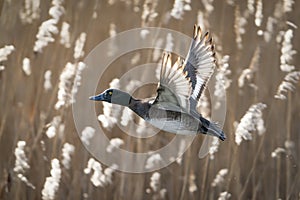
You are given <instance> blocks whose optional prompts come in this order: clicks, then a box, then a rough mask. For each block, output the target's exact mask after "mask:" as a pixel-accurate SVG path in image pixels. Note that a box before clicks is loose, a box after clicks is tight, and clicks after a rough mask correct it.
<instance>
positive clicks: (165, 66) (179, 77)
mask: <svg viewBox="0 0 300 200" xmlns="http://www.w3.org/2000/svg"><path fill="white" fill-rule="evenodd" d="M186 76H187V72H185V73H184V72H183V66H182V60H181V59H180V58H178V60H177V61H176V62H175V64H174V65H173V66H172V61H171V54H170V53H164V54H163V58H162V66H161V71H160V82H159V84H158V88H157V96H156V99H155V101H154V103H153V104H158V103H159V104H160V105H162V106H163V105H167V106H178V107H180V108H181V109H183V110H185V111H187V112H188V111H189V108H190V104H189V98H190V96H191V92H192V86H191V82H190V80H189V78H186Z"/></svg>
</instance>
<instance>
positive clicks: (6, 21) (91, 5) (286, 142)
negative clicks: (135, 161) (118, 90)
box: [0, 0, 300, 200]
mask: <svg viewBox="0 0 300 200" xmlns="http://www.w3.org/2000/svg"><path fill="white" fill-rule="evenodd" d="M0 8H1V9H0V14H1V18H0V93H1V95H0V102H1V103H0V199H220V200H222V199H299V198H300V190H299V188H300V170H299V164H300V162H299V159H300V157H299V152H300V134H299V133H300V132H299V130H300V123H299V119H300V112H299V111H300V101H299V98H300V92H299V88H300V87H299V86H300V85H299V78H300V72H299V67H300V66H299V63H300V57H299V56H298V54H297V53H298V52H299V51H300V34H299V29H298V26H299V22H300V21H299V19H300V16H299V13H300V4H299V1H293V0H276V1H272V2H271V1H263V0H256V1H254V0H248V1H235V0H227V1H210V0H201V1H189V0H175V1H157V0H154V1H149V0H145V1H142V0H132V1H130V0H122V1H115V0H107V1H102V0H91V1H83V0H77V1H74V0H53V1H40V0H23V1H17V0H2V1H0ZM194 24H199V25H201V27H203V29H205V30H209V31H210V33H211V34H212V36H213V39H214V42H215V45H216V51H217V58H218V68H217V69H216V72H215V73H216V76H217V78H218V81H219V83H221V85H223V86H225V87H226V103H227V105H226V106H227V110H226V120H225V123H224V132H225V133H226V134H227V139H226V140H225V141H224V142H218V141H215V143H214V148H213V149H212V150H211V154H210V155H208V156H206V157H205V158H203V159H199V158H198V152H199V149H200V146H201V143H202V141H203V136H202V135H199V136H197V137H196V139H195V140H194V141H193V143H192V145H191V146H190V147H189V148H188V149H187V151H186V152H185V153H184V154H183V155H182V156H181V157H179V158H178V159H177V160H176V161H175V162H173V163H172V164H170V165H168V166H167V167H165V168H162V169H160V170H156V171H153V172H148V173H140V174H132V173H125V172H120V171H118V169H117V168H118V166H115V165H112V166H105V165H104V164H103V163H101V161H98V160H97V159H95V158H93V156H92V155H91V154H90V153H89V152H88V151H87V150H86V149H85V148H84V146H83V143H82V141H81V140H84V141H83V142H88V141H89V140H90V139H91V137H92V135H93V134H96V133H94V132H93V131H94V129H93V128H92V127H87V128H86V129H85V130H84V131H85V132H84V133H82V135H84V138H81V139H80V137H79V136H78V134H77V133H76V132H77V130H76V128H75V125H74V119H73V115H72V104H73V103H74V102H73V99H72V95H73V94H74V93H76V87H77V85H78V83H80V73H81V71H82V70H84V67H85V64H84V62H83V61H84V57H85V56H86V55H87V54H88V53H89V52H90V51H91V50H92V49H93V48H94V47H95V46H96V45H97V44H98V43H100V42H102V41H104V40H105V39H107V38H109V37H113V36H114V35H117V34H118V33H120V32H122V31H126V30H129V29H133V28H140V27H163V28H168V29H172V30H176V31H179V32H182V33H184V34H186V35H188V36H192V27H193V25H194ZM162 39H163V41H167V40H169V41H168V43H167V44H170V43H172V42H173V43H179V42H180V41H172V38H169V39H168V38H162ZM133 40H134V38H133ZM161 46H162V48H166V49H168V48H170V47H167V46H166V45H165V43H163V45H161ZM165 46H166V47H165ZM112 48H119V47H118V43H117V42H116V44H115V46H114V47H112ZM111 50H113V49H111ZM108 51H109V50H108ZM154 54H155V51H154V50H151V49H150V50H149V49H148V50H147V49H144V50H140V51H134V52H130V53H128V54H126V55H123V56H121V57H120V58H118V59H117V60H116V61H115V62H113V63H112V64H111V67H110V68H109V69H108V70H107V71H106V72H105V76H104V77H103V79H101V83H95V84H99V87H98V89H97V91H99V92H101V91H102V90H103V89H105V88H107V87H108V86H109V84H111V85H114V84H115V85H118V78H119V77H120V76H122V74H123V73H125V72H126V71H128V70H130V69H131V68H132V67H133V66H134V65H138V64H144V63H148V62H154V59H153V58H154V57H155V56H154ZM158 54H159V55H160V54H161V51H160V52H158ZM155 62H159V58H156V59H155ZM72 70H73V71H72ZM138 78H139V77H137V80H138ZM81 81H84V80H81ZM134 81H135V80H131V82H130V84H132V85H134V84H141V83H140V82H138V81H136V82H134ZM128 84H129V83H128ZM130 84H129V85H130ZM129 85H128V88H127V89H128V90H130V87H129ZM78 87H80V85H79V86H78ZM155 89H156V86H155V85H147V86H144V87H142V88H140V90H138V91H137V92H136V93H135V96H137V97H141V98H144V97H149V96H151V95H154V94H155ZM91 95H92V94H91ZM215 95H216V98H217V97H218V96H219V97H220V98H225V97H224V96H223V95H224V94H220V93H217V94H215ZM75 100H76V99H75ZM87 101H88V97H87ZM207 101H208V102H209V98H208V99H207ZM105 106H107V105H102V104H101V103H99V104H97V105H96V109H97V114H99V115H102V117H99V119H100V122H99V126H101V127H102V126H108V128H104V130H105V134H106V135H107V137H108V138H110V139H111V143H112V144H113V145H114V146H111V147H109V148H108V149H106V150H107V156H109V154H110V152H111V151H113V150H114V148H115V147H116V146H120V148H123V149H126V150H128V151H132V152H147V151H150V150H155V149H159V148H161V147H162V146H164V145H166V143H167V142H168V141H170V140H171V139H172V138H173V136H172V135H171V134H169V133H163V132H161V133H160V134H158V135H155V136H153V137H151V138H147V139H137V138H135V137H132V136H130V135H127V134H126V133H125V132H123V131H122V130H120V129H119V128H118V127H117V126H115V125H114V124H113V123H112V122H111V121H107V120H108V119H112V120H114V119H115V120H119V121H120V120H122V119H121V115H122V109H121V110H119V111H118V113H115V112H117V111H116V108H114V107H113V108H107V109H112V110H109V113H108V114H107V113H105V111H103V109H104V107H105ZM211 106H214V105H209V106H207V105H206V108H203V109H206V112H207V114H208V115H209V113H210V108H211ZM204 107H205V106H204ZM106 112H107V110H106ZM126 117H131V118H130V120H127V121H126V119H127V118H126ZM135 117H136V116H134V115H130V116H125V117H124V118H123V122H122V123H123V124H124V127H125V129H126V131H127V132H130V131H131V126H130V123H131V121H133V120H135V121H136V120H137V121H138V119H137V118H135ZM105 120H106V121H105ZM105 123H106V124H105ZM141 123H142V122H141ZM140 131H141V132H142V133H146V132H147V130H146V129H142V130H140ZM104 148H105V147H104ZM120 159H123V160H124V162H126V158H120ZM156 160H159V155H155V156H153V157H152V159H151V160H149V163H147V164H149V167H150V168H151V165H155V161H156Z"/></svg>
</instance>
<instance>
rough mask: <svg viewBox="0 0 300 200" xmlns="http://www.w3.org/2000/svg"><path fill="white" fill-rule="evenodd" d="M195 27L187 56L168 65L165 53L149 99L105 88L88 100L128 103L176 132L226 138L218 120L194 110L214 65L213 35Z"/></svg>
mask: <svg viewBox="0 0 300 200" xmlns="http://www.w3.org/2000/svg"><path fill="white" fill-rule="evenodd" d="M201 35H202V33H201V29H200V27H198V26H195V27H194V37H193V41H192V44H191V47H190V50H189V52H188V55H187V58H186V60H185V61H184V60H182V59H181V58H178V60H177V62H176V63H175V64H174V65H173V66H172V65H171V54H169V53H164V54H163V59H162V60H163V61H162V67H161V74H160V82H159V84H158V88H157V96H156V98H155V100H154V102H152V101H147V100H137V99H134V98H133V97H131V96H130V95H129V94H128V93H126V92H123V91H120V90H117V89H107V90H105V91H104V92H103V93H101V94H99V95H97V96H93V97H90V100H95V101H106V102H109V103H114V104H118V105H122V106H127V107H129V108H130V109H131V110H133V111H134V112H135V113H136V114H137V115H139V116H140V117H141V118H143V119H144V120H146V121H147V122H149V123H150V124H152V125H153V126H155V127H157V128H160V129H162V130H164V131H167V132H171V133H176V134H184V135H186V134H196V133H203V134H209V135H212V136H216V137H218V138H220V139H221V140H225V138H226V137H225V134H224V132H223V131H222V130H221V129H220V128H219V127H218V126H217V124H215V123H213V122H210V121H209V120H207V119H205V118H204V117H202V115H201V114H200V113H198V112H197V110H196V105H197V103H198V100H199V98H200V96H201V94H202V92H203V90H204V89H205V86H206V83H207V82H208V80H209V78H210V76H211V75H212V73H213V71H214V67H215V53H214V46H213V44H212V38H211V37H210V35H209V33H206V34H205V35H204V37H203V38H202V36H201Z"/></svg>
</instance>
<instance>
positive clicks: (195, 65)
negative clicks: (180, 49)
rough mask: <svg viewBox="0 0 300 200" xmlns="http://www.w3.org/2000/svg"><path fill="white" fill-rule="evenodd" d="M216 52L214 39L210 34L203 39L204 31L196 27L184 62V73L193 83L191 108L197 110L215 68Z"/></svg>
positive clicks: (206, 34)
mask: <svg viewBox="0 0 300 200" xmlns="http://www.w3.org/2000/svg"><path fill="white" fill-rule="evenodd" d="M215 62H216V59H215V52H214V45H213V43H212V37H211V36H210V34H209V33H208V32H206V33H205V34H204V36H203V37H202V30H201V28H200V27H199V26H196V25H195V26H194V35H193V41H192V44H191V47H190V49H189V52H188V55H187V58H186V60H185V62H184V70H183V71H184V72H187V73H188V75H187V77H190V79H191V83H192V94H191V99H190V101H191V102H192V103H191V108H190V109H196V107H195V106H196V105H197V102H198V100H199V98H200V96H201V94H202V93H203V91H204V89H205V86H206V83H207V82H208V80H209V78H210V77H211V75H212V73H213V71H214V68H215Z"/></svg>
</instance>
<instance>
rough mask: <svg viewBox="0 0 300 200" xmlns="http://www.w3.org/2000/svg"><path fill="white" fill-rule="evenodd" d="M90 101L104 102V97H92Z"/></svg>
mask: <svg viewBox="0 0 300 200" xmlns="http://www.w3.org/2000/svg"><path fill="white" fill-rule="evenodd" d="M89 99H90V100H94V101H103V100H104V95H103V94H98V95H96V96H91V97H90V98H89Z"/></svg>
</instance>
